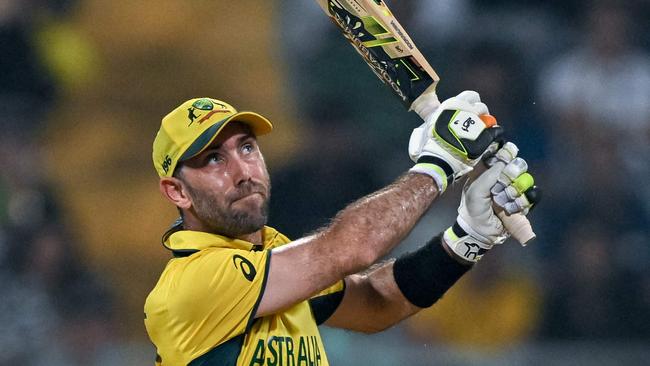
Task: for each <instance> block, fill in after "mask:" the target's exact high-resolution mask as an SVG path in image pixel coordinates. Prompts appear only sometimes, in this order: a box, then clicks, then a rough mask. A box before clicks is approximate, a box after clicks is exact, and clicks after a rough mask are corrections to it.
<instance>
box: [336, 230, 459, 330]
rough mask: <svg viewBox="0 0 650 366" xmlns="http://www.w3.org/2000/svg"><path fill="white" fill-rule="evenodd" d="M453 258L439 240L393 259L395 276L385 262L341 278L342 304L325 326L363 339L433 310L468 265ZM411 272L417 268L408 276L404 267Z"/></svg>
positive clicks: (392, 268)
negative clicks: (350, 332)
mask: <svg viewBox="0 0 650 366" xmlns="http://www.w3.org/2000/svg"><path fill="white" fill-rule="evenodd" d="M454 256H455V255H454V254H452V253H450V252H449V251H448V250H445V248H444V244H443V243H442V241H441V236H440V235H439V236H436V237H435V238H433V239H432V240H431V241H430V242H429V243H428V244H427V245H425V246H423V247H422V248H420V249H419V250H418V251H416V252H413V253H410V254H408V255H406V256H403V257H401V258H399V259H397V261H400V262H397V263H398V269H397V271H398V273H397V274H396V273H395V272H396V268H395V263H396V260H395V259H391V260H389V261H386V262H382V263H379V264H377V265H376V266H373V267H372V268H371V269H370V270H368V271H366V272H363V273H359V274H354V275H351V276H348V277H346V279H345V285H346V287H345V294H344V296H343V300H342V301H341V304H340V305H339V306H338V307H337V308H336V311H335V312H334V313H333V314H332V316H331V317H330V318H329V319H327V321H326V322H325V324H326V325H328V326H331V327H336V328H344V329H349V330H354V331H357V332H364V333H375V332H380V331H382V330H384V329H387V328H389V327H391V326H393V325H395V324H397V323H398V322H400V321H401V320H403V319H405V318H407V317H409V316H411V315H413V314H415V313H417V312H418V311H420V310H422V309H424V308H426V307H428V306H430V305H431V304H433V303H434V302H435V301H436V300H438V299H439V298H440V297H442V295H443V294H444V293H445V292H446V291H447V290H448V289H449V288H450V287H451V286H452V285H453V284H454V283H456V281H457V280H458V279H459V278H460V277H461V276H462V275H463V274H465V273H466V272H467V271H468V270H469V269H471V264H469V263H461V260H460V259H459V258H454ZM426 262H430V263H426ZM400 265H401V269H400V268H399V266H400ZM417 266H419V267H421V268H420V269H419V271H417V273H415V274H413V273H412V271H414V270H415V268H409V267H417ZM422 271H424V272H425V273H422ZM426 272H428V273H426ZM398 282H401V287H400V284H398ZM405 287H410V289H409V288H405ZM408 291H410V292H411V293H409V292H408ZM404 292H407V293H406V295H408V296H409V298H410V299H408V298H407V297H406V296H405V293H404ZM414 303H417V304H418V305H415V304H414Z"/></svg>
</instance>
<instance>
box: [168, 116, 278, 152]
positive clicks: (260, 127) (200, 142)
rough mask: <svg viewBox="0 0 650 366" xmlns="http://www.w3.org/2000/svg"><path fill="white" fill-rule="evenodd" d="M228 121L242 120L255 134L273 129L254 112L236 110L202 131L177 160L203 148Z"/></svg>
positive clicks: (258, 134) (269, 122) (270, 124)
mask: <svg viewBox="0 0 650 366" xmlns="http://www.w3.org/2000/svg"><path fill="white" fill-rule="evenodd" d="M230 122H242V123H244V124H246V125H247V126H249V127H250V128H251V131H252V132H253V134H255V136H260V135H264V134H267V133H269V132H271V131H272V130H273V124H272V123H271V121H269V120H268V119H266V118H265V117H263V116H262V115H259V114H257V113H255V112H238V113H235V114H233V115H232V116H230V117H227V118H224V119H222V120H220V121H217V122H215V123H214V124H213V125H212V126H210V127H209V128H208V129H207V130H205V131H203V133H201V134H200V135H199V137H197V138H196V139H195V140H194V142H192V144H191V145H190V146H189V147H188V148H187V150H185V152H184V153H183V155H181V157H180V158H179V159H178V161H185V160H188V159H190V158H192V157H194V156H196V155H198V154H200V153H201V151H203V150H205V148H206V147H208V146H209V145H210V144H211V143H212V141H214V139H215V138H216V137H217V136H218V135H219V132H221V130H223V128H224V127H226V126H227V125H228V123H230Z"/></svg>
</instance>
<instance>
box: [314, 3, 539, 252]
mask: <svg viewBox="0 0 650 366" xmlns="http://www.w3.org/2000/svg"><path fill="white" fill-rule="evenodd" d="M316 1H317V2H318V4H319V5H320V6H321V8H322V9H323V11H325V13H326V14H327V15H328V16H329V17H330V19H331V20H332V21H333V22H334V24H336V26H337V27H338V28H339V29H340V30H341V31H342V32H343V35H344V36H345V38H347V39H348V41H349V42H350V43H351V44H352V46H354V48H355V49H356V50H357V52H359V54H360V55H361V57H362V58H363V59H364V60H365V61H366V63H367V64H368V66H370V69H371V70H372V71H373V72H374V73H375V75H377V77H378V78H379V79H380V80H381V81H382V82H383V83H384V84H386V85H387V86H388V87H390V89H391V90H392V91H393V93H394V94H395V95H396V96H397V97H398V98H399V99H400V100H401V102H402V104H403V105H404V106H405V107H406V108H408V109H409V110H410V109H411V106H412V104H413V102H414V101H415V100H416V99H417V98H418V97H420V96H422V95H425V94H428V93H434V94H435V92H436V86H437V85H438V82H439V81H440V78H439V77H438V74H436V72H435V71H434V70H433V68H432V67H431V65H429V63H428V62H427V60H426V59H425V58H424V56H423V55H422V53H420V51H419V50H418V49H417V47H416V46H415V43H414V42H413V40H411V37H409V35H408V33H406V31H405V30H404V28H403V27H402V26H401V25H400V24H399V22H398V21H397V19H396V18H395V16H394V15H393V14H392V12H391V11H390V10H389V9H388V7H387V6H386V4H385V3H384V2H383V1H382V0H316ZM498 215H499V218H500V219H501V221H502V222H503V224H504V225H505V227H506V229H507V230H508V232H509V233H510V234H511V235H512V237H514V238H515V239H516V240H517V241H519V242H520V243H521V244H522V245H526V243H527V242H528V241H530V240H532V239H534V238H535V236H536V235H535V233H534V232H533V229H532V227H531V225H530V222H529V221H528V218H526V216H524V215H523V214H513V215H506V213H505V212H504V211H502V210H500V211H498Z"/></svg>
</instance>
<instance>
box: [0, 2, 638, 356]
mask: <svg viewBox="0 0 650 366" xmlns="http://www.w3.org/2000/svg"><path fill="white" fill-rule="evenodd" d="M77 3H79V1H72V0H56V1H47V0H31V1H19V0H15V1H0V70H1V71H0V116H1V117H0V128H1V129H2V132H3V133H2V134H0V289H1V291H0V294H2V295H1V296H0V324H2V331H1V332H0V350H2V351H1V352H0V365H45V364H47V365H113V364H120V362H122V364H123V361H120V357H119V355H118V354H119V353H120V352H123V351H124V348H123V347H120V346H118V345H120V344H123V343H124V342H126V340H125V339H123V338H121V337H122V336H123V335H122V332H120V330H121V328H120V322H119V319H118V318H119V316H118V315H117V314H116V312H117V310H116V309H118V307H117V305H116V303H117V301H118V293H119V289H118V287H119V285H120V284H118V283H116V281H115V280H114V279H111V278H110V276H106V274H105V273H104V272H103V269H102V268H101V267H99V266H93V265H92V263H90V262H89V260H88V257H87V256H86V255H84V249H85V246H84V243H83V242H82V240H80V239H79V238H78V235H77V233H78V230H79V227H78V224H77V223H75V222H72V220H71V218H70V216H69V215H66V212H67V211H66V206H65V205H64V204H63V203H62V201H61V195H60V194H59V193H58V190H57V189H58V187H57V186H56V185H55V184H53V183H52V182H51V181H49V180H48V174H47V171H48V170H51V169H56V167H52V166H45V161H46V159H45V156H46V155H47V154H48V152H47V151H46V150H44V148H43V146H42V145H43V135H42V130H43V129H45V128H47V127H48V126H47V123H48V117H49V114H50V113H51V111H52V109H53V108H55V106H56V105H57V103H58V102H59V101H60V100H61V98H63V97H64V96H63V94H65V87H66V85H67V84H66V83H69V82H70V81H69V80H67V79H66V78H65V75H61V70H60V69H57V67H56V58H55V59H54V61H53V59H52V55H53V54H54V55H56V53H53V52H52V50H51V49H50V50H48V49H47V47H48V46H47V44H45V43H44V42H42V39H43V35H44V34H45V35H47V34H48V27H52V25H53V24H61V23H64V22H65V20H66V17H68V16H69V14H70V13H71V12H72V11H73V9H74V8H75V6H76V5H78V4H77ZM389 6H390V7H391V9H393V11H394V13H395V14H396V16H397V17H398V19H400V22H401V23H402V24H403V25H405V26H406V28H407V29H408V30H409V33H410V34H411V36H412V38H413V39H414V40H415V42H416V43H417V44H418V46H419V48H420V49H421V51H422V52H423V54H425V55H426V56H427V58H428V60H429V61H430V63H431V64H432V65H433V67H434V69H436V71H438V73H439V75H440V76H441V77H442V81H441V83H440V86H439V88H438V94H439V95H441V98H444V97H449V96H451V95H455V94H457V93H458V92H460V91H462V90H465V89H474V90H477V91H479V92H480V93H481V95H482V98H483V100H484V101H485V102H486V103H487V105H488V106H489V107H490V111H491V113H492V114H493V115H495V116H497V118H498V119H499V121H500V123H501V124H502V125H503V126H504V127H505V128H506V131H507V137H508V138H509V139H512V140H513V141H515V142H516V143H517V145H518V146H519V147H520V149H521V155H522V156H523V157H524V158H526V159H527V161H528V162H529V165H530V170H531V171H532V172H533V175H534V176H535V178H536V180H537V182H538V185H539V186H541V187H542V189H543V191H544V197H543V200H542V203H541V204H540V205H539V207H538V208H536V209H535V210H534V211H533V212H532V213H531V217H532V221H533V222H534V226H535V228H536V232H537V235H538V239H537V240H536V241H535V242H534V243H533V244H531V245H529V246H528V247H526V248H520V247H517V246H515V245H514V243H509V244H508V245H506V246H504V247H499V248H497V249H495V250H494V252H495V253H492V255H490V256H486V259H485V260H484V261H483V262H482V263H481V264H480V265H479V266H477V268H475V269H474V270H473V271H472V272H470V274H469V275H468V276H466V277H465V278H463V279H462V280H461V281H460V282H459V284H458V285H457V286H456V287H455V288H454V289H453V290H451V291H450V292H449V294H448V295H447V296H445V298H444V299H443V300H441V302H440V303H439V304H438V305H437V306H434V307H433V308H432V309H428V310H426V311H423V312H422V313H420V314H419V315H417V316H416V317H414V318H413V319H412V320H411V321H407V322H406V323H405V324H404V325H402V326H399V327H397V329H394V330H391V331H390V332H392V333H389V334H391V335H395V334H396V335H398V336H399V339H400V340H402V341H404V342H408V343H409V344H412V345H421V344H424V345H425V347H426V346H427V345H445V346H449V347H463V346H471V349H477V350H487V351H490V352H492V351H495V350H497V351H498V350H503V349H509V348H512V347H515V346H517V345H520V344H538V343H539V344H541V343H544V342H556V341H612V342H614V341H615V342H620V341H641V342H647V341H648V340H650V266H648V263H650V164H649V163H648V156H650V56H649V54H650V22H648V19H650V3H648V2H647V1H643V0H635V1H615V0H598V1H589V2H584V1H576V0H573V1H559V0H557V1H548V0H546V1H542V0H537V1H536V0H528V1H512V0H492V1H490V0H483V1H479V0H420V1H390V2H389ZM35 9H37V11H35ZM277 14H279V15H278V16H277V18H276V21H277V23H278V24H277V27H278V29H279V30H278V32H279V34H280V36H279V39H281V40H282V49H281V50H280V52H281V58H282V60H283V62H284V65H285V69H286V70H289V71H288V72H287V76H286V87H288V89H289V95H290V97H291V99H292V100H291V102H292V103H296V113H297V115H298V117H299V120H300V126H301V130H302V131H303V132H302V136H301V138H300V140H299V142H298V143H299V144H300V145H301V148H300V149H297V150H299V151H300V152H301V155H300V156H299V157H298V158H296V157H287V161H291V162H292V163H291V164H275V165H277V167H278V168H277V169H274V168H273V165H274V164H271V175H272V181H273V194H272V196H273V197H272V201H271V222H270V224H271V225H273V226H275V227H277V228H278V229H279V230H281V231H283V232H285V233H287V234H288V235H289V236H290V237H294V238H296V237H299V236H301V235H303V234H305V233H308V232H310V231H312V230H315V229H317V228H318V227H319V226H321V225H323V224H326V223H327V221H328V219H329V218H331V217H332V216H333V215H334V214H335V213H336V212H337V211H339V210H340V209H342V208H343V207H344V206H345V205H346V204H348V203H350V202H352V201H353V200H355V199H356V198H359V197H361V196H362V195H364V194H367V193H370V192H372V191H373V190H375V189H378V188H379V187H381V186H383V185H385V184H387V183H389V182H390V181H391V180H392V179H394V178H395V177H396V176H397V175H398V174H401V173H402V172H403V171H404V170H406V169H407V168H408V164H409V162H408V157H407V156H406V152H405V151H406V143H407V141H408V136H409V134H410V131H411V129H412V128H414V127H415V126H417V125H418V124H419V123H420V122H419V121H418V117H417V116H415V114H414V113H409V114H406V113H405V112H404V111H403V110H402V106H401V104H400V103H398V102H397V100H396V99H394V97H393V96H392V95H391V94H390V93H389V91H388V90H387V88H383V87H381V86H380V84H379V81H378V80H376V78H375V77H374V75H373V74H372V73H371V72H370V70H369V69H368V68H367V66H366V65H365V63H363V62H362V61H361V60H360V59H359V57H358V56H357V55H356V53H355V51H354V50H353V49H352V47H350V46H347V45H345V41H344V40H343V38H342V36H341V35H340V34H339V33H338V31H337V30H336V29H335V28H334V26H333V25H331V24H329V23H328V22H326V21H323V19H324V16H323V14H322V12H321V10H320V8H319V7H318V6H317V5H316V4H315V3H313V2H308V1H307V2H305V1H302V0H283V1H277ZM289 20H290V21H289ZM48 55H50V56H48ZM222 97H223V98H227V96H222ZM248 105H253V106H254V105H255V101H249V103H248ZM164 108H167V106H164ZM164 108H163V109H164ZM260 112H262V113H263V112H264V111H260ZM149 143H150V142H149V141H147V142H146V144H147V145H148V144H149ZM61 164H65V162H62V163H61ZM147 168H148V167H147ZM143 169H144V168H143ZM152 172H153V170H152ZM152 174H153V173H152ZM151 189H152V190H155V184H152V185H151ZM459 191H460V189H459V186H458V185H457V186H455V187H452V188H451V189H450V190H449V192H448V194H446V196H445V197H443V198H442V199H441V200H440V202H437V203H436V204H434V206H433V208H432V209H431V210H430V212H429V213H428V214H427V215H426V216H425V217H424V218H423V220H422V221H421V222H420V224H419V225H418V227H416V229H415V230H414V232H413V233H412V235H411V236H409V238H408V239H407V241H406V243H405V244H404V245H403V246H402V247H400V249H399V250H398V251H397V252H396V254H398V253H399V252H400V251H404V250H408V249H413V248H415V247H417V246H419V245H421V244H423V243H424V241H425V240H427V239H428V238H429V237H430V236H432V235H434V234H437V233H438V232H440V231H441V230H443V229H444V228H445V227H446V226H448V225H449V224H450V223H451V222H452V220H453V219H454V218H455V209H456V207H457V202H458V198H459ZM89 214H90V213H89ZM162 230H163V228H161V232H162ZM156 244H157V243H151V245H150V248H151V250H152V251H155V250H161V249H160V248H159V247H157V245H156ZM145 295H146V294H142V297H143V298H144V296H145ZM326 335H328V337H329V341H328V340H327V339H326V344H328V345H330V344H331V346H330V347H328V349H330V353H333V354H337V353H338V354H345V353H346V352H347V351H346V350H349V349H350V347H349V345H350V344H354V342H357V340H355V339H356V338H354V336H350V335H348V334H343V333H327V334H326ZM141 336H142V339H143V340H144V341H146V338H145V337H146V335H145V334H144V331H142V334H141ZM346 342H347V343H346ZM376 342H377V343H376V344H377V345H378V346H381V345H382V344H384V343H381V342H380V341H377V340H376ZM346 345H347V346H346ZM384 345H385V346H387V347H388V344H384ZM148 351H149V350H148V349H147V352H148ZM350 352H352V351H350ZM331 358H333V359H336V356H333V357H331ZM387 360H389V361H391V362H392V361H394V360H392V359H390V358H389V359H387ZM384 361H386V360H384ZM341 362H344V361H341ZM386 362H388V361H386ZM395 362H397V361H395ZM340 364H345V363H340ZM377 364H381V363H377ZM393 364H394V363H393ZM411 364H416V363H411Z"/></svg>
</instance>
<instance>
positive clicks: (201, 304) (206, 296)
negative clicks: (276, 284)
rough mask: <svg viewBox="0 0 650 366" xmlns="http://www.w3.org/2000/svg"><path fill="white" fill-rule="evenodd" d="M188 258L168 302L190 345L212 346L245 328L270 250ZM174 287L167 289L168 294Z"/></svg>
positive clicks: (226, 251)
mask: <svg viewBox="0 0 650 366" xmlns="http://www.w3.org/2000/svg"><path fill="white" fill-rule="evenodd" d="M200 254H201V255H198V256H197V255H194V256H191V257H189V258H188V260H191V261H192V262H191V263H188V264H187V266H185V268H184V271H183V272H182V273H181V275H180V278H179V281H180V282H182V283H179V284H178V286H177V288H176V294H175V295H174V296H173V300H172V302H173V303H174V306H176V307H177V309H175V311H174V313H176V314H184V315H182V317H183V318H184V319H182V321H179V326H183V327H187V330H186V332H185V333H186V334H192V337H193V338H194V340H193V343H194V344H197V345H199V344H205V345H206V346H208V345H209V346H211V347H213V346H215V345H218V344H221V343H223V342H225V341H227V340H229V339H231V338H233V337H235V336H237V335H240V334H243V333H245V332H246V331H248V329H249V327H250V326H251V325H252V323H253V320H254V314H255V312H256V310H257V306H258V305H259V302H260V300H261V298H262V295H263V293H264V288H265V286H266V278H267V269H268V264H269V260H270V257H271V251H270V250H267V251H252V252H248V251H245V250H236V249H222V248H220V249H215V250H210V251H206V252H205V253H203V252H202V253H200ZM173 292H174V291H172V293H173Z"/></svg>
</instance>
